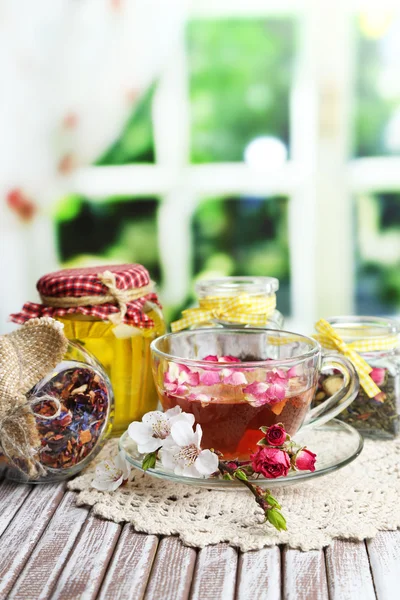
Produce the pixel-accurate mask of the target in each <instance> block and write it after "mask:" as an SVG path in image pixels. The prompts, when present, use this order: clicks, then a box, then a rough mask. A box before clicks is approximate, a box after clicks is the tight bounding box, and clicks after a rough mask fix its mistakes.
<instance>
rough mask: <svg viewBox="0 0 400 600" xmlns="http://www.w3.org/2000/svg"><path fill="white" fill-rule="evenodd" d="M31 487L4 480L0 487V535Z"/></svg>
mask: <svg viewBox="0 0 400 600" xmlns="http://www.w3.org/2000/svg"><path fill="white" fill-rule="evenodd" d="M31 490H32V486H30V485H21V484H20V483H14V482H13V481H8V480H7V479H5V480H4V481H2V483H1V485H0V535H2V533H3V532H4V530H5V529H6V527H8V524H9V523H10V522H11V520H12V519H13V517H14V515H15V514H16V513H17V512H18V510H19V509H20V508H21V506H22V504H23V503H24V502H25V500H26V498H27V497H28V496H29V494H30V493H31Z"/></svg>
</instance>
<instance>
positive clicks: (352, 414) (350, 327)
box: [314, 317, 400, 439]
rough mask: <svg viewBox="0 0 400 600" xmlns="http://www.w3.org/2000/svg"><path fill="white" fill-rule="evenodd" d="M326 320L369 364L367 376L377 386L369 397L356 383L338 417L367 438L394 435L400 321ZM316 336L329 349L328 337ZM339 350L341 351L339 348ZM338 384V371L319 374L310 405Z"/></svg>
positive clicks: (398, 425) (399, 400) (399, 391)
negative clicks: (354, 392) (353, 394)
mask: <svg viewBox="0 0 400 600" xmlns="http://www.w3.org/2000/svg"><path fill="white" fill-rule="evenodd" d="M327 322H328V323H329V325H331V326H332V327H333V329H334V331H335V333H336V334H337V335H338V336H339V339H340V340H341V341H342V342H344V344H345V347H346V348H350V349H351V350H354V351H355V352H356V353H357V355H358V356H360V357H361V359H364V360H365V361H366V363H368V365H369V366H370V367H371V371H370V373H369V377H370V378H371V379H372V381H373V382H374V383H375V384H376V386H377V388H379V390H378V389H376V392H378V393H376V395H374V396H373V397H370V395H371V394H368V393H367V392H366V390H365V389H363V386H362V385H360V391H359V394H358V395H357V397H356V398H355V400H354V401H353V402H352V403H351V404H350V405H349V406H348V407H347V408H346V409H345V410H344V411H343V412H342V413H341V414H340V415H339V417H338V418H340V419H341V420H342V421H345V422H346V423H349V424H350V425H352V426H353V427H355V428H356V429H358V430H359V431H360V432H361V433H362V434H363V435H365V436H368V437H372V438H379V439H390V438H394V437H396V436H397V435H398V434H399V431H400V416H399V415H400V342H399V332H400V323H399V322H397V321H395V320H394V319H387V318H378V317H331V318H329V319H327ZM316 337H317V338H319V341H320V342H321V344H322V346H323V348H324V347H325V348H328V349H329V351H330V352H332V349H333V347H332V345H330V344H329V340H328V341H326V340H324V336H316ZM327 344H328V345H327ZM366 349H367V350H366ZM339 351H340V350H338V352H339ZM340 352H341V353H342V354H343V349H342V350H341V351H340ZM342 384H343V381H342V375H341V374H340V372H339V371H334V370H333V371H330V372H325V373H324V374H322V375H321V376H320V379H319V384H318V388H317V392H316V395H315V398H314V404H316V405H318V404H319V403H320V402H323V401H324V400H326V398H328V397H329V396H332V395H333V394H334V393H335V392H336V391H337V390H338V389H339V388H340V387H341V386H342Z"/></svg>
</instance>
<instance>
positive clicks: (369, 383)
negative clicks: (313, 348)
mask: <svg viewBox="0 0 400 600" xmlns="http://www.w3.org/2000/svg"><path fill="white" fill-rule="evenodd" d="M315 329H316V330H317V331H318V334H316V335H314V338H315V339H316V340H318V341H319V342H320V344H321V345H322V346H323V347H324V348H327V349H328V350H336V351H338V352H340V353H341V354H343V355H344V356H346V357H347V358H348V359H349V360H351V362H352V363H353V365H354V367H355V369H356V371H357V373H358V376H359V378H360V384H361V387H362V388H363V390H364V391H365V393H366V394H367V396H368V398H375V396H377V395H378V394H380V393H381V390H380V389H379V387H378V386H377V385H376V383H375V382H374V381H373V380H372V379H371V377H370V375H369V374H370V373H371V371H372V367H371V366H370V365H369V364H368V363H367V362H366V361H365V360H364V359H363V358H362V356H360V355H359V354H358V352H357V351H359V352H373V351H375V350H389V349H392V348H395V347H396V345H397V336H396V335H386V336H381V337H379V338H376V339H371V338H370V339H368V338H365V339H362V340H355V341H354V342H350V343H348V344H347V343H346V342H344V340H343V339H342V338H341V337H340V335H339V334H338V333H337V331H336V330H335V329H334V328H333V327H332V325H330V324H329V323H328V321H325V319H320V320H319V321H318V322H317V323H316V324H315Z"/></svg>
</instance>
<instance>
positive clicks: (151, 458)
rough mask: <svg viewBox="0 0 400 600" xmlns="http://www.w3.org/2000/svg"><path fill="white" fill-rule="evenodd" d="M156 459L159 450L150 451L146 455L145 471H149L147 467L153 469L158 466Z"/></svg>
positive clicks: (143, 467)
mask: <svg viewBox="0 0 400 600" xmlns="http://www.w3.org/2000/svg"><path fill="white" fill-rule="evenodd" d="M156 460H157V451H155V452H149V454H146V456H145V457H144V459H143V461H142V469H143V471H147V469H153V468H154V467H155V466H156Z"/></svg>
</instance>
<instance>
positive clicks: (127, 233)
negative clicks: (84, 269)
mask: <svg viewBox="0 0 400 600" xmlns="http://www.w3.org/2000/svg"><path fill="white" fill-rule="evenodd" d="M158 204H159V199H158V198H155V197H154V198H153V197H151V198H149V197H146V198H140V197H135V198H126V197H124V198H121V197H118V196H117V197H111V198H105V199H102V200H101V201H99V200H96V201H93V200H90V199H89V198H85V197H83V196H68V197H66V198H64V199H63V200H62V201H61V202H59V203H58V206H57V211H56V215H55V220H56V226H57V234H58V235H57V238H58V244H59V256H60V262H61V263H62V265H63V266H70V267H74V266H80V265H90V264H93V265H95V264H97V263H99V262H100V261H101V262H102V263H103V264H104V262H106V261H110V262H113V263H141V264H143V265H145V266H146V267H147V268H148V269H149V271H150V272H151V275H152V277H153V278H155V279H156V280H157V281H158V282H160V279H161V271H160V263H159V253H158V244H157V209H158Z"/></svg>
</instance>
